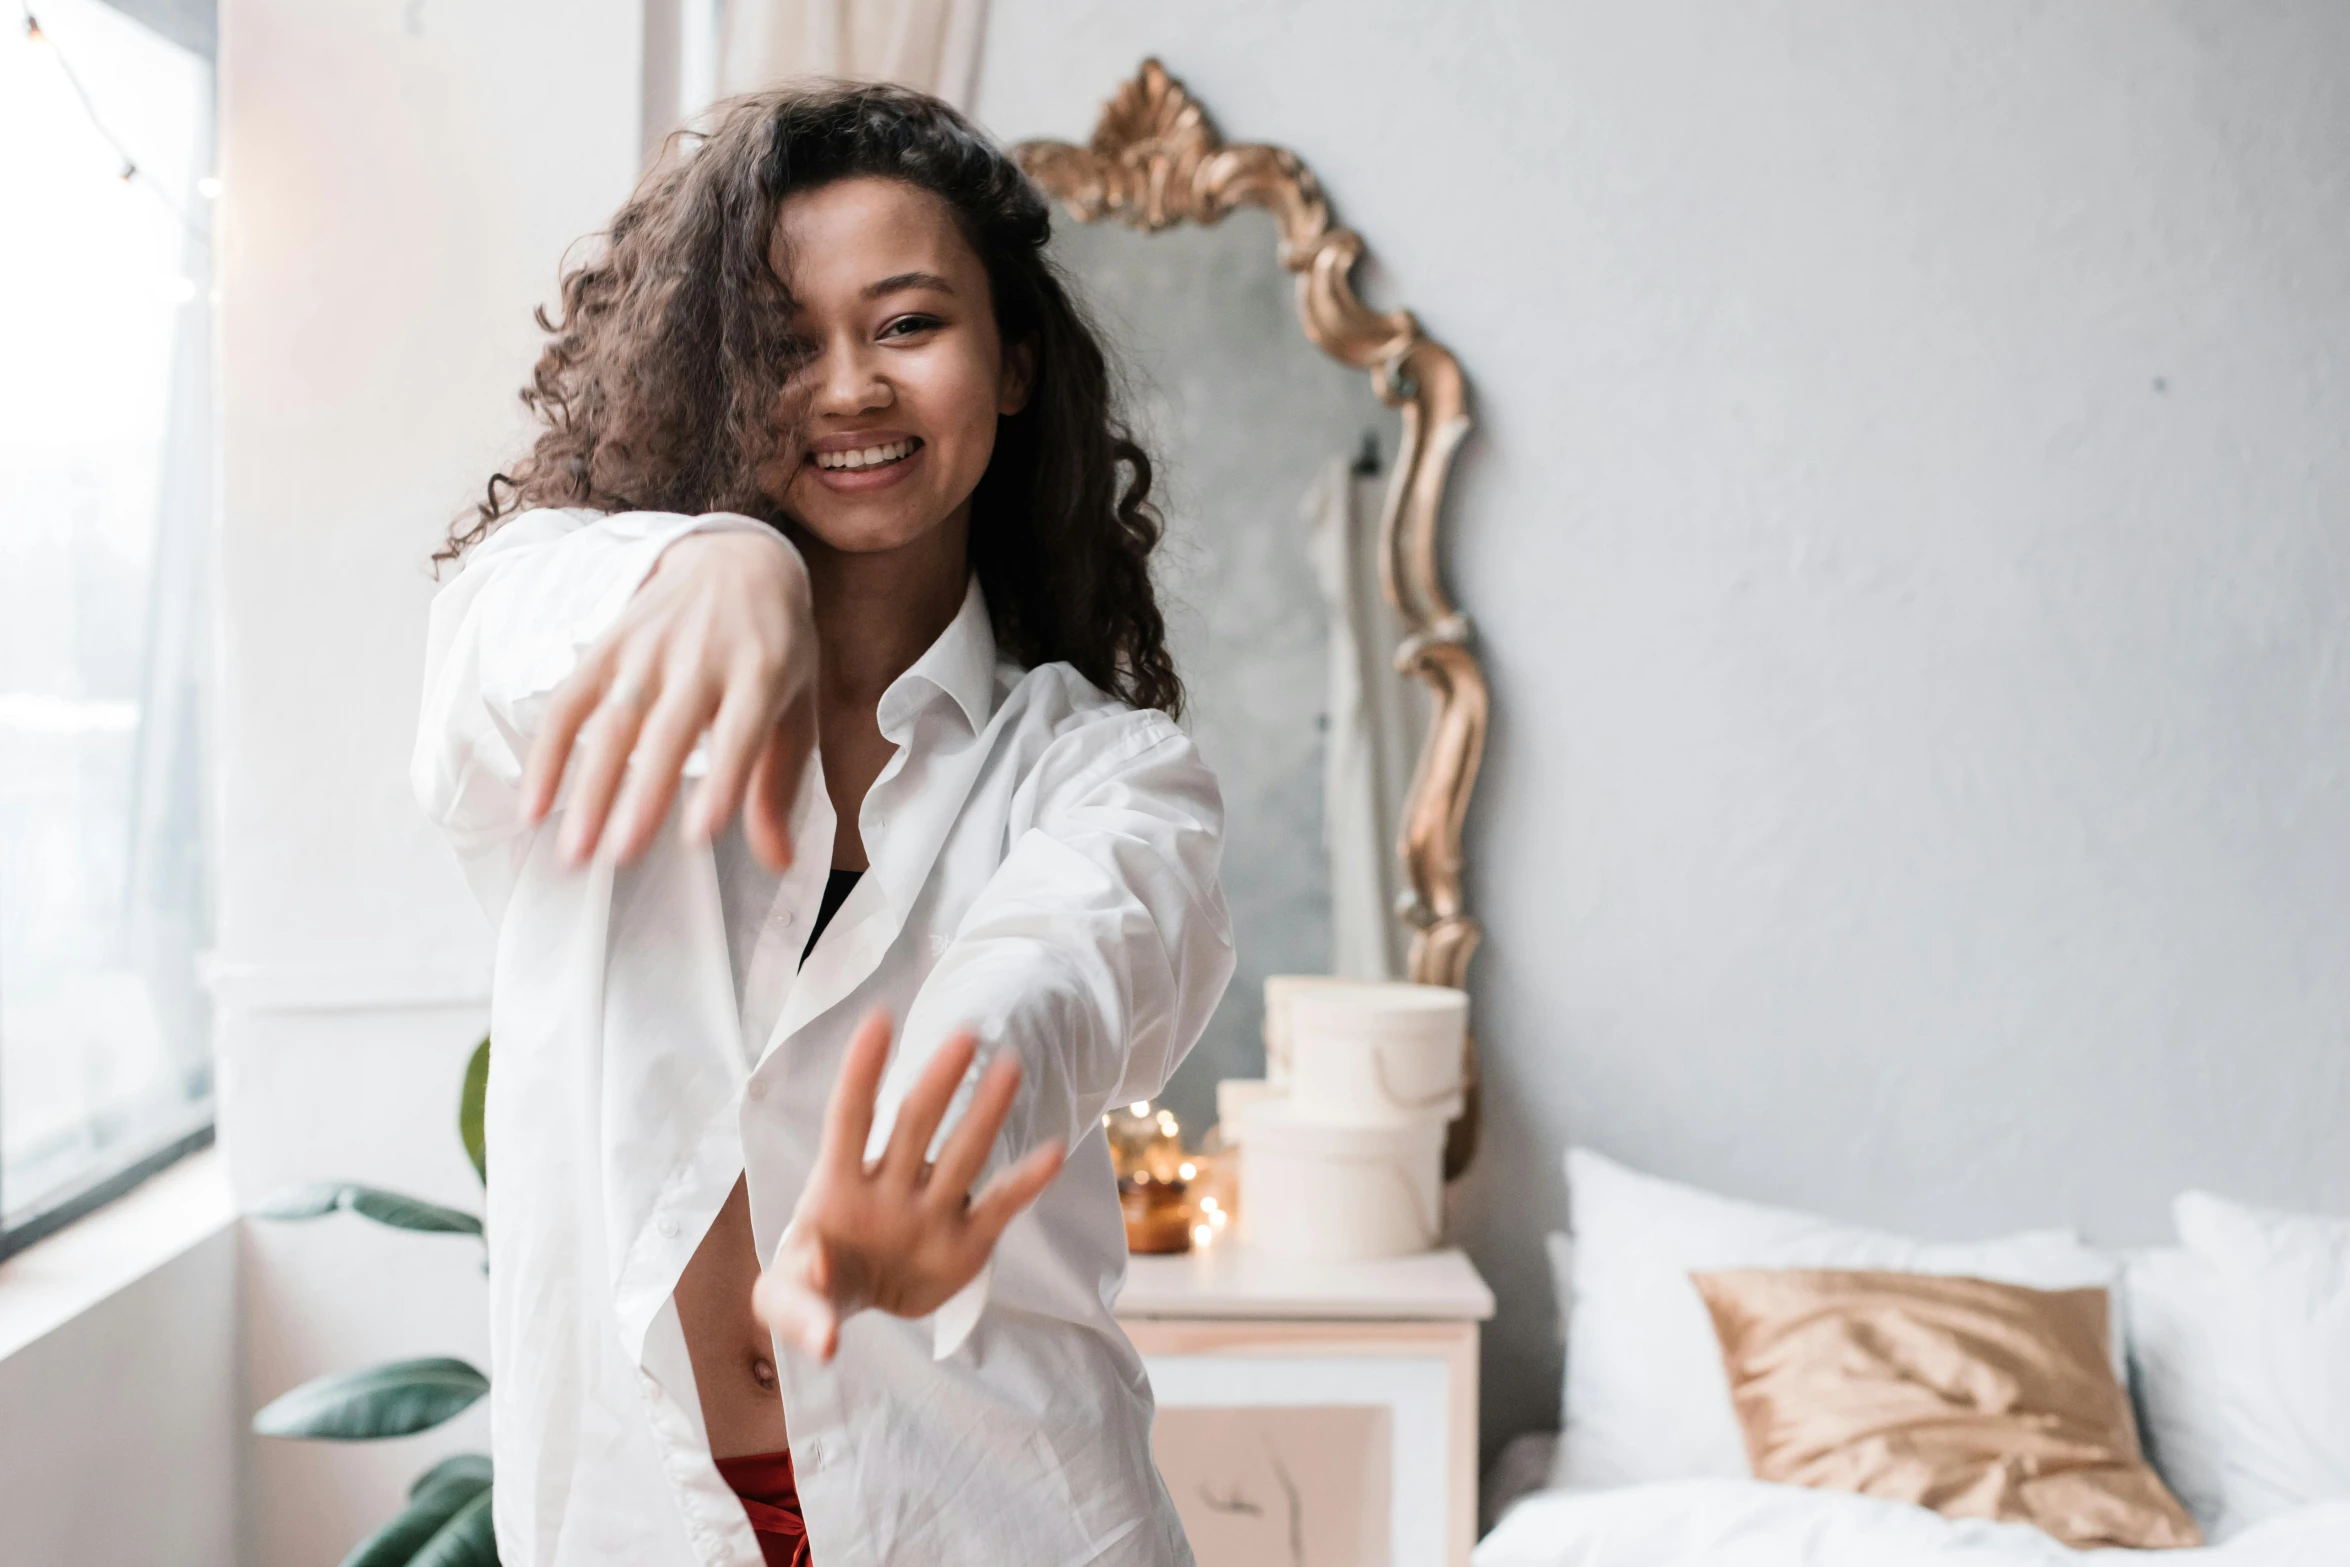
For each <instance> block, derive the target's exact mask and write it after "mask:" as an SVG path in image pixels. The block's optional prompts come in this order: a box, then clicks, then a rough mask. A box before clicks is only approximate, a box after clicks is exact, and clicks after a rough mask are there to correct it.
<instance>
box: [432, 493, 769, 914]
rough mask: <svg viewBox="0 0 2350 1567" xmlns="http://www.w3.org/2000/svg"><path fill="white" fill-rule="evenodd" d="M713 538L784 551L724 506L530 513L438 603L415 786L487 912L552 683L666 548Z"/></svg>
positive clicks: (483, 552) (493, 540) (611, 620)
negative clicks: (761, 539)
mask: <svg viewBox="0 0 2350 1567" xmlns="http://www.w3.org/2000/svg"><path fill="white" fill-rule="evenodd" d="M713 532H758V533H762V534H765V535H767V536H768V537H770V538H773V539H775V540H776V542H777V543H778V544H781V545H782V546H783V547H784V548H785V549H789V548H791V545H790V544H789V542H788V541H786V540H784V538H783V536H782V535H781V534H779V533H777V532H776V531H775V530H774V529H772V528H770V527H768V526H767V525H766V524H764V523H761V522H758V521H756V520H754V519H752V518H749V517H740V516H735V515H732V514H730V513H723V512H721V513H712V514H710V515H707V516H700V517H689V516H685V515H682V514H679V513H672V512H619V513H614V514H612V515H608V516H607V515H599V514H596V513H592V512H582V511H533V512H525V513H523V514H522V515H520V516H518V517H516V518H514V519H513V520H512V521H510V522H508V523H507V524H506V525H505V526H504V527H503V528H501V529H499V530H498V531H497V532H496V533H494V534H492V535H491V536H490V537H489V539H488V540H486V541H485V542H484V543H483V544H481V545H480V546H479V547H478V548H477V549H475V550H474V552H473V553H472V555H471V556H470V557H468V559H467V560H466V563H465V565H464V568H463V569H462V570H461V571H459V572H458V574H457V576H456V577H455V578H454V579H453V580H451V581H450V582H449V583H448V585H447V586H445V587H443V588H442V589H441V590H440V592H439V593H438V594H437V595H436V596H435V597H434V599H433V604H432V614H431V620H430V625H429V630H428V633H427V639H426V646H425V677H424V699H423V707H422V712H421V714H420V716H419V719H418V723H417V733H416V749H415V752H414V755H413V756H412V758H411V760H410V766H409V782H410V785H411V787H412V788H413V789H414V791H415V794H416V799H417V803H418V804H420V805H421V806H422V807H423V808H424V811H425V814H426V815H427V816H429V817H431V818H432V820H433V822H434V823H435V824H436V825H438V826H439V827H440V828H441V829H442V830H443V831H444V832H446V833H447V834H448V835H449V838H450V840H451V841H452V842H453V843H454V844H455V846H456V848H457V850H458V853H459V855H460V857H461V858H462V859H463V860H464V861H465V863H466V869H467V872H468V874H469V875H471V876H472V877H473V880H474V887H475V892H476V895H477V896H478V897H480V898H481V899H482V901H483V904H484V906H485V907H488V908H490V910H491V912H492V914H493V917H494V916H495V912H496V908H497V906H499V905H501V904H502V903H503V901H504V891H505V889H508V888H510V887H511V884H512V880H513V874H514V872H515V870H516V869H517V866H516V864H515V863H514V861H515V858H516V856H517V855H518V854H519V852H520V848H521V844H522V841H523V834H524V823H523V821H522V768H523V761H524V759H525V758H526V757H527V756H528V755H529V754H530V745H531V742H532V740H533V739H534V738H535V737H536V736H537V734H538V730H539V726H540V725H541V724H542V723H543V722H544V721H545V718H546V712H547V708H548V705H549V702H550V700H551V699H552V697H553V695H554V693H555V690H556V688H557V687H559V686H561V685H562V684H563V682H564V680H565V679H567V678H568V677H569V676H570V674H571V672H572V671H573V670H575V669H577V668H578V667H579V663H580V660H581V659H582V658H583V657H584V656H585V655H586V653H587V651H588V650H589V649H590V648H592V647H593V646H595V644H596V643H597V642H598V641H599V640H600V639H601V638H602V637H603V636H604V635H605V633H607V632H608V631H610V630H611V629H612V627H613V626H614V624H616V623H617V622H618V620H619V619H620V615H621V612H622V610H624V609H625V608H626V607H627V605H628V601H629V599H630V598H631V597H632V596H634V594H635V593H636V591H637V589H638V588H639V587H641V586H643V584H644V580H645V578H646V577H647V576H648V575H650V574H651V572H652V570H653V567H654V566H655V565H656V564H657V563H658V562H659V561H660V559H661V555H662V552H663V551H665V550H667V549H668V548H669V546H671V545H672V544H675V543H676V542H677V541H678V540H679V539H681V538H684V537H686V536H687V535H689V534H694V533H713Z"/></svg>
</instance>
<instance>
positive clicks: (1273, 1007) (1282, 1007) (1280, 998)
mask: <svg viewBox="0 0 2350 1567" xmlns="http://www.w3.org/2000/svg"><path fill="white" fill-rule="evenodd" d="M1361 983H1362V981H1361V980H1353V979H1339V978H1337V977H1335V976H1334V975H1329V974H1268V975H1266V976H1265V1080H1266V1081H1267V1082H1270V1083H1273V1084H1275V1085H1277V1086H1279V1087H1282V1088H1286V1087H1288V1085H1289V1056H1290V1039H1291V1036H1292V1034H1293V1033H1294V1032H1295V1030H1294V1029H1293V1028H1292V1026H1291V1023H1290V1017H1291V1013H1292V1008H1293V1007H1294V1005H1295V1003H1296V1001H1297V998H1298V997H1299V996H1300V995H1303V994H1305V993H1306V992H1308V991H1313V990H1326V989H1329V988H1330V987H1332V986H1334V985H1335V986H1346V985H1357V984H1361Z"/></svg>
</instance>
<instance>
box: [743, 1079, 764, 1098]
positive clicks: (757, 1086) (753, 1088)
mask: <svg viewBox="0 0 2350 1567" xmlns="http://www.w3.org/2000/svg"><path fill="white" fill-rule="evenodd" d="M743 1093H744V1094H746V1095H747V1096H749V1097H750V1098H753V1099H764V1098H766V1097H767V1081H766V1079H765V1078H759V1077H754V1078H752V1079H751V1080H750V1081H749V1082H748V1083H745V1084H744V1085H743Z"/></svg>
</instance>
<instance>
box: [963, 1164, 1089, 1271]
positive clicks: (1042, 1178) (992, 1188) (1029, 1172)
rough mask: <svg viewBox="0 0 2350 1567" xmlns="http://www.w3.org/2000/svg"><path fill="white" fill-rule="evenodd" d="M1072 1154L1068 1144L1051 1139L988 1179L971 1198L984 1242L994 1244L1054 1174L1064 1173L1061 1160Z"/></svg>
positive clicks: (973, 1217)
mask: <svg viewBox="0 0 2350 1567" xmlns="http://www.w3.org/2000/svg"><path fill="white" fill-rule="evenodd" d="M1068 1157H1069V1151H1068V1150H1067V1149H1066V1148H1063V1147H1062V1146H1061V1145H1060V1144H1058V1143H1047V1144H1045V1145H1044V1146H1043V1147H1042V1148H1039V1149H1037V1150H1036V1151H1035V1152H1033V1153H1031V1154H1029V1155H1028V1156H1027V1157H1026V1158H1024V1159H1022V1160H1021V1161H1020V1162H1019V1163H1018V1164H1015V1165H1013V1166H1012V1167H1011V1168H1010V1169H1009V1170H1006V1171H1005V1172H1004V1173H1003V1174H1001V1175H999V1176H997V1177H996V1178H995V1179H994V1180H992V1181H990V1182H988V1183H987V1189H986V1190H984V1191H982V1192H981V1193H980V1194H979V1195H978V1196H977V1197H974V1198H973V1199H971V1229H972V1233H973V1234H974V1236H975V1237H976V1238H977V1239H978V1240H979V1241H980V1242H981V1243H983V1244H984V1245H987V1246H993V1245H994V1244H995V1243H996V1238H997V1237H998V1236H1000V1235H1002V1234H1003V1233H1004V1226H1005V1225H1007V1224H1009V1223H1011V1222H1012V1221H1013V1220H1014V1219H1016V1218H1018V1217H1019V1216H1020V1214H1021V1213H1022V1212H1023V1211H1024V1210H1026V1208H1027V1207H1028V1205H1029V1204H1030V1203H1032V1202H1034V1201H1036V1199H1037V1197H1038V1196H1039V1195H1040V1194H1041V1193H1042V1192H1043V1191H1044V1189H1045V1188H1046V1187H1048V1186H1050V1185H1052V1184H1053V1177H1054V1176H1056V1175H1059V1174H1060V1173H1061V1164H1062V1162H1063V1161H1064V1160H1066V1159H1067V1158H1068Z"/></svg>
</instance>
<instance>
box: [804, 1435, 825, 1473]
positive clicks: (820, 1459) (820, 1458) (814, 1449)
mask: <svg viewBox="0 0 2350 1567" xmlns="http://www.w3.org/2000/svg"><path fill="white" fill-rule="evenodd" d="M808 1467H809V1468H810V1469H821V1468H823V1467H824V1438H822V1437H820V1436H812V1437H810V1438H808Z"/></svg>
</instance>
